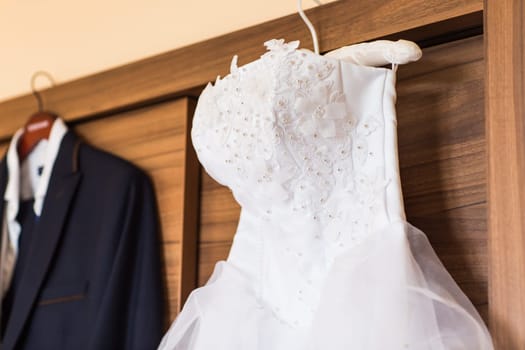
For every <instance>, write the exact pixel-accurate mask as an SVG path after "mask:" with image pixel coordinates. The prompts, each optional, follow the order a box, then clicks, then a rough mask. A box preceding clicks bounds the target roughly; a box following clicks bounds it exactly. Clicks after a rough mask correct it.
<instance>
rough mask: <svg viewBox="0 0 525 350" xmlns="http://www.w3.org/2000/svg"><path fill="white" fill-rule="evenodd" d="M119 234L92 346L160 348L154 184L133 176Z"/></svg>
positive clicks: (161, 297) (159, 275)
mask: <svg viewBox="0 0 525 350" xmlns="http://www.w3.org/2000/svg"><path fill="white" fill-rule="evenodd" d="M125 197H126V203H125V206H124V208H125V209H124V212H125V214H124V215H123V216H122V220H121V221H120V226H121V230H122V232H121V235H120V241H119V242H118V244H117V246H116V247H117V249H116V251H115V257H114V259H113V264H112V266H111V267H110V269H109V273H110V276H109V277H108V284H107V288H106V290H105V292H104V296H103V298H102V305H101V309H100V310H101V311H100V314H99V317H97V321H96V322H97V325H96V327H97V328H98V330H97V331H96V332H95V339H94V341H93V342H92V344H93V346H92V347H91V348H92V349H97V350H102V349H108V350H109V349H111V350H117V349H123V350H124V349H125V350H147V349H156V348H157V346H158V344H159V342H160V340H161V337H162V334H163V323H164V293H163V282H162V266H161V258H160V256H161V255H160V240H159V236H160V233H159V231H160V230H159V221H158V211H157V205H156V200H155V196H154V191H153V187H152V185H151V182H150V181H149V179H148V178H147V177H146V176H145V175H144V174H142V173H141V172H137V174H135V176H132V177H131V179H130V184H129V186H128V193H127V194H126V196H125Z"/></svg>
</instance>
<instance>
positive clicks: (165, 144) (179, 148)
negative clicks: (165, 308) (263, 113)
mask: <svg viewBox="0 0 525 350" xmlns="http://www.w3.org/2000/svg"><path fill="white" fill-rule="evenodd" d="M193 108H194V102H192V101H191V100H188V99H180V100H177V101H175V102H168V103H163V104H158V105H156V106H153V107H149V108H144V109H138V110H135V111H133V112H128V113H122V114H117V115H113V116H111V117H107V118H102V119H98V120H95V121H91V122H88V123H82V124H80V125H78V126H76V128H75V129H76V131H77V132H78V133H79V134H80V135H82V136H83V137H84V138H85V139H86V140H87V141H88V142H89V143H90V144H93V145H96V146H97V147H99V148H102V149H104V150H107V151H109V152H111V153H113V154H116V155H118V156H120V157H122V158H125V159H127V160H129V161H131V162H133V163H134V164H136V165H138V166H139V167H141V168H142V169H144V170H146V171H147V172H148V174H149V175H150V176H151V178H152V179H153V182H154V185H155V190H156V193H157V200H158V203H159V212H160V217H161V225H162V241H163V252H164V262H165V276H166V282H167V296H168V304H169V320H173V318H174V317H175V315H176V314H177V313H178V311H179V310H180V306H181V305H182V303H183V301H184V300H185V298H186V297H187V295H188V294H189V292H190V291H191V290H192V289H193V288H194V287H195V285H196V262H197V257H196V253H197V251H196V250H197V248H196V246H197V225H198V222H197V213H198V186H199V173H198V171H199V167H198V163H197V160H196V158H195V155H194V153H193V151H192V150H193V148H191V147H190V148H189V149H188V146H189V134H188V130H189V129H188V120H189V115H191V114H192V113H193ZM187 151H189V152H187Z"/></svg>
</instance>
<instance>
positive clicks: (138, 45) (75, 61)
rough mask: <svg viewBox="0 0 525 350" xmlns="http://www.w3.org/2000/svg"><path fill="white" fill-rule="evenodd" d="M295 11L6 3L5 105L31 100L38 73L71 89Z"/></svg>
mask: <svg viewBox="0 0 525 350" xmlns="http://www.w3.org/2000/svg"><path fill="white" fill-rule="evenodd" d="M332 1H333V0H332ZM303 2H304V7H305V8H309V7H312V6H315V3H314V2H313V1H310V0H304V1H303ZM326 2H329V1H327V0H325V1H323V3H326ZM295 9H296V1H295V0H258V1H247V0H221V1H218V0H187V1H181V0H170V1H168V0H109V1H108V0H91V1H75V0H73V1H71V0H0V101H1V100H5V99H8V98H11V97H13V96H16V95H19V94H23V93H27V92H28V91H29V80H30V77H31V74H32V72H34V71H36V70H40V69H44V70H47V71H49V72H50V73H51V74H52V75H53V76H54V77H55V79H56V80H57V82H64V81H67V80H71V79H75V78H78V77H81V76H85V75H89V74H91V73H94V72H97V71H101V70H106V69H108V68H111V67H115V66H119V65H122V64H125V63H127V62H132V61H135V60H138V59H140V58H144V57H148V56H151V55H155V54H157V53H161V52H165V51H168V50H172V49H175V48H179V47H182V46H185V45H188V44H191V43H195V42H198V41H201V40H204V39H208V38H212V37H215V36H218V35H221V34H224V33H228V32H231V31H233V30H237V29H241V28H244V27H248V26H251V25H254V24H257V23H261V22H264V21H267V20H270V19H274V18H277V17H281V16H284V15H287V14H290V13H293V12H295ZM261 44H262V43H261ZM38 85H39V86H46V81H45V80H43V79H41V80H39V81H38Z"/></svg>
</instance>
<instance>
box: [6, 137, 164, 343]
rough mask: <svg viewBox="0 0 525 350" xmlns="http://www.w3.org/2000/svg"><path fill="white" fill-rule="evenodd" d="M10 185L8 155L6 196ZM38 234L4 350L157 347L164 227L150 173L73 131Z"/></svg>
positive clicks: (59, 160) (160, 330) (65, 142)
mask: <svg viewBox="0 0 525 350" xmlns="http://www.w3.org/2000/svg"><path fill="white" fill-rule="evenodd" d="M6 183H7V167H6V161H5V158H4V160H3V161H2V162H1V163H0V194H1V195H2V196H3V193H4V192H5V187H6ZM4 206H5V203H4V201H3V199H2V200H0V213H2V215H0V223H1V221H2V220H3V212H4V210H3V208H4ZM33 237H34V239H32V242H31V243H30V249H29V254H27V261H25V267H26V268H25V270H24V271H23V273H22V275H21V276H20V277H21V279H20V282H19V285H18V286H19V287H18V292H17V293H16V295H15V296H14V300H13V304H12V306H13V307H12V311H11V314H10V318H9V320H8V322H7V323H6V327H5V332H4V335H3V341H2V342H3V345H2V350H15V349H16V350H26V349H28V350H47V349H49V350H62V349H63V350H82V349H86V350H106V349H107V350H119V349H126V350H128V349H130V350H149V349H156V347H157V345H158V343H159V342H160V339H161V337H162V333H163V321H164V298H163V294H164V293H163V282H162V268H161V258H160V243H159V223H158V212H157V207H156V200H155V195H154V192H153V187H152V185H151V182H150V180H149V179H148V177H147V176H146V175H145V174H144V173H143V172H142V171H141V170H139V169H138V168H136V167H135V166H133V165H131V164H130V163H128V162H126V161H124V160H121V159H119V158H117V157H114V156H112V155H110V154H108V153H105V152H102V151H100V150H97V149H95V148H93V147H91V146H89V145H87V144H85V143H83V142H80V140H79V139H78V137H77V136H76V135H75V134H74V133H73V132H71V131H69V132H68V133H67V134H66V135H65V136H64V138H63V140H62V143H61V146H60V150H59V153H58V156H57V159H56V161H55V164H54V167H53V170H52V174H51V179H50V183H49V187H48V191H47V194H46V198H45V200H44V206H43V210H42V215H41V217H40V218H39V220H38V224H37V228H36V232H34V236H33Z"/></svg>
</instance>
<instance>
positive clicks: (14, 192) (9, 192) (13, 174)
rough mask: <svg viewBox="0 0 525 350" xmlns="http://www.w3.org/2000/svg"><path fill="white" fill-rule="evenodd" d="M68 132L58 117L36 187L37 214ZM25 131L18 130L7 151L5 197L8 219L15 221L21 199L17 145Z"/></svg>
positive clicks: (39, 212) (40, 208)
mask: <svg viewBox="0 0 525 350" xmlns="http://www.w3.org/2000/svg"><path fill="white" fill-rule="evenodd" d="M66 132H67V126H66V125H65V123H64V122H63V121H62V119H60V118H57V119H56V120H55V121H54V123H53V126H52V127H51V132H50V134H49V138H48V140H49V143H48V145H47V149H46V151H45V155H44V162H43V165H44V167H43V170H42V175H41V176H40V180H39V182H38V185H37V187H36V189H35V193H34V199H35V202H34V205H33V209H34V212H35V214H36V215H37V216H40V214H41V213H42V206H43V202H44V197H45V195H46V192H47V188H48V186H49V180H50V178H51V172H52V170H53V165H54V163H55V160H56V157H57V155H58V151H59V149H60V143H61V142H62V139H63V137H64V135H65V134H66ZM23 133H24V129H20V130H18V131H17V132H16V133H15V135H14V136H13V138H12V140H11V143H10V145H9V149H8V151H7V174H8V182H7V187H6V191H5V194H4V199H5V200H6V201H7V220H8V222H9V221H13V220H16V216H17V214H18V205H19V201H20V165H21V164H20V159H19V157H18V151H17V146H18V142H19V140H20V137H21V136H22V134H23Z"/></svg>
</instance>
